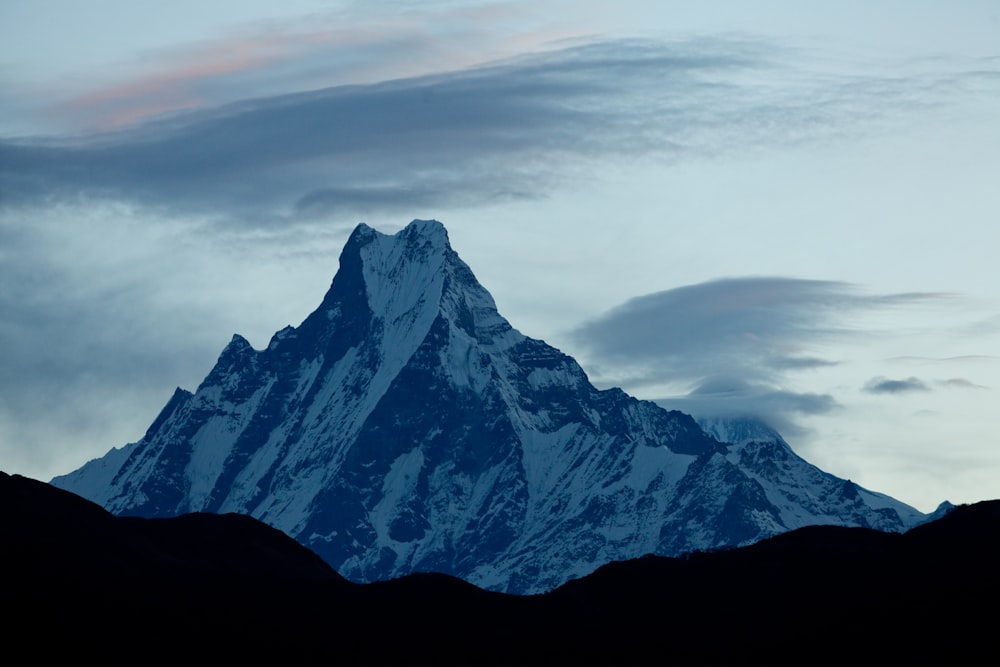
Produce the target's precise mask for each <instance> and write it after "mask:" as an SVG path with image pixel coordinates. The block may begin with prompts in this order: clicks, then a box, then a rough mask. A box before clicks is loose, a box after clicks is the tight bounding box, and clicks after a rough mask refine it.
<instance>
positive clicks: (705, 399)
mask: <svg viewBox="0 0 1000 667" xmlns="http://www.w3.org/2000/svg"><path fill="white" fill-rule="evenodd" d="M654 400H655V402H656V403H658V404H660V405H662V406H663V407H665V408H667V409H669V410H680V411H682V412H686V413H688V414H692V415H696V416H697V417H698V418H711V417H755V418H757V419H761V420H763V421H764V422H766V423H767V424H768V425H770V426H771V427H772V428H774V429H776V430H777V431H778V432H779V433H781V434H782V435H784V436H785V437H800V436H802V435H803V434H804V433H805V432H806V430H805V429H804V428H802V426H801V425H800V424H799V423H798V421H797V419H798V418H799V417H802V416H807V415H821V414H827V413H830V412H833V411H835V410H837V409H839V408H840V407H841V406H840V404H839V403H838V402H837V401H836V399H834V397H833V396H831V395H830V394H819V393H812V392H793V391H787V390H781V389H776V388H774V387H773V386H770V385H767V384H763V383H756V384H753V383H750V382H747V381H746V380H744V379H742V378H740V377H736V376H730V377H712V378H707V379H706V380H705V381H704V382H703V383H702V384H700V385H698V386H697V387H695V388H694V389H692V390H691V391H690V392H689V393H688V394H686V395H684V396H676V397H672V398H658V399H654Z"/></svg>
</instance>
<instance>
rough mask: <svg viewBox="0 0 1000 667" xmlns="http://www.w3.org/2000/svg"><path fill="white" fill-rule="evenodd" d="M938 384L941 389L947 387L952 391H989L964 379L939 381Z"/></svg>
mask: <svg viewBox="0 0 1000 667" xmlns="http://www.w3.org/2000/svg"><path fill="white" fill-rule="evenodd" d="M938 384H939V385H941V386H942V387H949V388H952V389H989V387H986V386H984V385H981V384H976V383H975V382H973V381H972V380H966V379H965V378H949V379H947V380H939V381H938Z"/></svg>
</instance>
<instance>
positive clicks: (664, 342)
mask: <svg viewBox="0 0 1000 667" xmlns="http://www.w3.org/2000/svg"><path fill="white" fill-rule="evenodd" d="M944 297H945V295H942V294H931V293H909V294H884V295H871V294H864V293H862V292H861V291H860V290H859V289H858V288H856V287H855V286H853V285H851V284H849V283H844V282H836V281H818V280H799V279H792V278H775V277H747V278H727V279H720V280H713V281H709V282H704V283H699V284H696V285H687V286H684V287H678V288H675V289H671V290H666V291H663V292H657V293H655V294H649V295H646V296H642V297H638V298H635V299H631V300H629V301H627V302H625V303H624V304H622V305H620V306H618V307H616V308H614V309H612V310H611V311H609V312H607V313H605V314H604V315H603V316H601V317H599V318H597V319H595V320H593V321H591V322H588V323H587V324H585V325H583V326H581V327H579V328H578V329H577V330H576V331H575V333H574V336H575V338H576V340H577V342H578V343H579V344H580V345H581V346H582V347H583V349H585V350H586V352H587V358H588V359H589V360H590V361H591V362H592V368H594V369H595V372H596V374H597V376H598V379H599V381H601V382H603V383H614V384H620V385H622V386H625V387H629V388H638V387H646V388H647V389H648V390H651V391H656V390H663V389H664V388H671V389H673V390H674V392H678V391H680V392H681V393H682V394H683V395H679V396H675V397H674V398H670V399H666V398H665V399H662V400H661V402H663V403H664V404H667V405H669V406H670V407H674V408H677V409H683V410H686V411H688V412H691V413H693V414H696V415H698V416H714V415H719V414H727V413H734V414H756V415H759V416H761V417H764V418H765V419H767V420H768V421H770V422H771V424H772V425H773V426H775V427H776V428H779V430H782V429H784V431H785V432H788V431H791V432H793V433H794V432H795V431H796V430H797V429H796V428H795V417H796V415H804V414H818V413H823V412H828V411H830V410H832V409H834V408H835V407H836V406H837V402H836V400H835V399H834V398H833V397H832V396H830V395H828V394H816V393H799V392H795V391H791V390H789V389H787V388H786V385H787V384H788V380H789V378H790V375H791V374H792V373H794V372H799V371H804V370H809V369H818V368H823V367H827V366H833V365H836V364H837V363H838V362H837V360H835V359H827V358H825V357H823V356H819V355H818V354H817V350H818V349H820V348H822V346H823V345H824V344H826V343H831V342H836V341H838V340H843V339H845V338H847V337H857V336H862V335H865V332H863V331H860V330H858V329H856V328H854V327H850V326H848V325H847V323H849V322H851V321H852V319H854V318H855V317H857V316H858V315H860V314H863V313H864V312H866V311H874V310H883V309H890V308H897V307H904V306H913V305H917V304H920V303H927V302H930V301H934V300H938V299H941V298H944ZM611 369H613V370H611ZM875 390H876V391H891V388H890V389H875Z"/></svg>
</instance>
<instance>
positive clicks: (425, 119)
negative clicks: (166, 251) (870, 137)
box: [0, 38, 928, 227]
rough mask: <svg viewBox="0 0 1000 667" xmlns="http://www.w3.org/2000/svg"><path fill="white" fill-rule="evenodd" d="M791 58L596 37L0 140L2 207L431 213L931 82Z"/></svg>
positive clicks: (775, 52) (742, 45) (174, 75)
mask: <svg viewBox="0 0 1000 667" xmlns="http://www.w3.org/2000/svg"><path fill="white" fill-rule="evenodd" d="M286 41H287V40H285V41H282V40H272V42H267V43H266V44H265V45H260V44H256V46H254V48H252V49H251V48H250V47H249V46H247V47H246V49H245V50H246V51H247V52H248V53H250V55H246V56H245V57H242V56H240V57H237V56H233V57H232V58H231V59H230V60H228V61H220V62H219V63H218V64H216V65H214V66H213V67H208V65H197V64H183V63H182V64H180V65H178V67H177V68H176V70H174V71H172V72H171V73H169V74H163V75H162V76H161V77H160V78H158V79H157V78H155V77H154V78H153V79H151V80H148V81H143V82H135V83H133V84H129V85H126V86H124V87H122V88H120V89H114V90H104V91H97V92H94V93H92V94H91V95H90V96H86V97H81V98H80V99H79V100H77V101H76V102H75V104H76V105H77V106H78V107H80V108H84V107H86V108H88V109H89V108H92V107H95V106H100V105H101V104H104V103H105V102H107V103H109V104H113V103H115V100H119V99H121V98H122V97H123V96H124V97H126V98H128V100H129V103H128V105H126V107H125V108H122V109H118V108H115V109H113V110H112V109H110V108H109V109H108V110H107V113H108V114H110V115H109V119H111V122H113V119H114V117H117V115H119V114H124V116H135V115H136V112H135V109H137V108H146V107H149V108H161V107H162V108H176V107H177V105H176V104H174V102H172V101H170V100H167V99H166V98H165V96H166V95H167V94H166V93H165V92H164V90H174V88H173V87H178V89H179V90H183V91H188V92H190V89H191V84H190V81H193V80H200V79H199V78H198V77H200V76H203V75H204V76H207V75H208V74H215V75H218V74H227V75H235V73H237V72H239V73H240V75H241V76H246V77H249V78H250V81H249V82H248V83H247V85H246V86H245V87H246V89H252V88H253V86H251V85H249V84H250V83H252V81H253V76H254V72H255V71H256V70H254V67H255V66H258V65H260V64H261V62H263V61H266V60H267V58H265V57H264V56H260V58H257V57H256V56H254V54H256V53H258V50H260V51H262V52H264V53H265V54H269V53H271V50H277V51H281V50H282V49H283V48H285V46H283V45H285V43H286ZM316 42H317V43H323V39H320V38H317V39H316ZM248 43H249V42H248ZM276 44H277V45H276ZM265 46H266V47H267V48H265ZM366 48H367V47H366ZM255 49H256V50H255ZM791 55H792V54H789V53H788V52H786V51H785V50H783V49H781V48H779V47H777V46H776V45H774V44H773V43H768V42H763V41H753V40H742V41H740V40H725V39H700V40H690V41H686V42H673V43H667V42H652V41H640V40H617V41H602V42H591V43H585V44H576V45H573V46H569V47H565V48H561V49H558V50H550V51H547V52H540V53H539V52H536V53H531V54H528V55H524V56H520V57H516V58H510V59H508V60H505V61H501V62H497V63H494V64H491V65H484V66H478V67H469V68H466V69H461V70H458V71H453V72H448V73H443V74H435V75H426V76H418V77H410V78H404V79H396V80H391V81H384V82H381V83H365V84H357V85H341V86H334V87H327V88H322V89H319V90H314V91H311V92H302V93H294V94H287V95H278V96H271V97H261V98H255V99H246V100H243V101H240V102H235V103H231V104H227V105H223V106H217V107H214V108H203V109H198V110H194V111H188V112H178V113H174V114H173V115H167V116H163V117H160V118H158V119H156V120H150V121H148V122H145V123H143V124H140V125H137V126H134V127H130V128H128V129H124V130H121V131H116V132H105V133H101V134H95V135H89V136H81V137H75V138H35V139H18V140H14V139H8V140H4V141H0V206H8V207H9V206H17V205H32V204H38V205H44V204H48V203H50V202H52V201H62V202H75V201H81V200H82V201H92V200H94V199H103V200H110V201H120V202H126V203H128V204H130V205H139V206H146V207H151V208H154V209H156V210H157V211H159V212H161V213H163V212H165V213H168V214H174V215H190V214H195V215H199V216H202V217H205V218H210V219H212V220H214V221H216V223H224V224H227V225H232V224H238V225H241V226H255V227H261V226H274V225H288V224H290V223H292V222H299V221H309V220H311V219H317V218H321V217H323V216H331V215H338V216H351V217H354V218H357V217H368V216H370V215H371V214H373V213H383V212H384V213H389V214H395V213H397V212H399V211H401V210H407V211H428V210H430V211H431V212H437V211H439V210H440V209H441V208H444V207H452V208H454V207H468V206H481V205H488V204H491V203H494V202H496V201H498V200H509V199H512V198H513V199H532V198H541V197H545V196H546V195H547V194H548V193H550V192H552V191H553V189H558V188H566V187H581V184H583V183H585V182H586V180H587V179H592V178H599V176H598V175H597V174H599V170H595V169H594V167H595V166H598V165H603V164H604V163H606V162H607V161H614V160H620V159H630V160H631V159H635V158H637V157H638V158H642V157H649V158H656V159H678V158H681V157H686V156H691V155H695V156H710V155H715V154H718V153H719V152H724V151H734V150H736V151H738V150H747V149H753V148H757V147H762V146H772V145H776V144H785V143H790V142H792V143H794V142H801V141H805V140H810V141H815V140H819V139H822V138H823V137H825V136H834V135H840V134H842V133H843V132H845V131H856V130H858V128H863V127H871V126H872V123H873V122H875V121H876V119H877V118H878V117H879V115H880V114H893V113H904V112H905V110H906V109H908V108H911V107H914V106H918V105H919V100H923V99H924V98H926V97H927V96H928V93H927V91H926V88H927V82H926V81H919V82H912V81H906V80H896V79H879V78H877V77H871V78H869V79H860V80H859V79H858V78H857V77H843V78H840V79H838V78H837V77H832V76H830V75H829V74H823V75H822V76H821V75H819V74H817V75H815V76H803V75H802V74H801V73H797V72H796V71H795V70H794V69H793V68H791V67H789V66H787V65H783V64H780V63H781V62H782V61H790V60H792V58H791ZM251 56H253V57H251ZM261 76H264V74H263V73H261ZM188 92H185V93H184V94H183V95H181V94H180V93H178V95H180V97H184V95H188ZM192 95H193V93H192ZM195 97H197V96H196V95H195ZM172 99H173V98H171V100H172ZM143 105H145V106H143ZM872 109H878V111H877V112H876V113H873V112H872ZM124 116H123V117H124Z"/></svg>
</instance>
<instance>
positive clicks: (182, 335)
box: [0, 0, 1000, 512]
mask: <svg viewBox="0 0 1000 667" xmlns="http://www.w3.org/2000/svg"><path fill="white" fill-rule="evenodd" d="M279 5H280V6H279ZM997 118H1000V4H998V3H996V2H993V1H991V0H980V1H976V0H956V1H955V2H950V3H941V2H932V1H929V0H905V1H904V0H898V1H897V0H868V1H865V2H860V1H854V0H844V1H842V2H838V3H829V2H820V1H818V0H817V1H809V0H797V1H791V0H764V1H761V2H755V3H746V2H740V1H735V0H734V1H729V2H723V1H717V2H681V1H669V0H665V1H658V2H646V1H639V0H619V1H618V2H614V3H611V2H579V1H578V2H562V1H561V0H553V1H548V2H542V3H538V2H534V3H528V2H471V1H454V2H434V1H425V2H405V1H400V2H390V1H386V2H351V1H346V0H339V1H329V2H322V1H319V0H286V1H285V2H282V3H274V2H256V1H252V0H242V1H239V2H236V1H232V2H230V1H221V0H220V1H216V2H212V3H203V2H198V3H195V2H191V1H187V0H183V1H182V0H175V2H171V3H159V2H135V1H124V0H93V1H91V2H87V3H79V2H75V1H73V0H5V1H4V2H3V3H2V4H0V313H2V317H0V469H3V470H4V471H5V472H8V473H19V474H23V475H26V476H29V477H34V478H37V479H43V480H48V479H50V478H51V477H53V476H55V475H57V474H64V473H66V472H69V471H71V470H73V469H75V468H77V467H79V466H80V465H82V464H83V463H85V462H86V461H88V460H90V459H92V458H95V457H99V456H102V455H103V454H104V453H106V452H107V451H109V450H110V449H111V448H113V447H120V446H122V445H124V444H126V443H128V442H133V441H136V440H138V439H139V438H141V437H142V435H143V433H144V432H145V430H146V428H148V426H149V425H150V423H152V421H153V419H154V418H155V417H156V415H157V413H158V412H159V410H160V408H161V407H162V406H163V405H164V404H165V403H166V401H167V399H168V398H169V397H170V396H171V394H172V393H173V390H174V388H175V387H177V386H180V387H184V388H186V389H189V390H193V389H195V388H196V387H197V386H198V384H199V383H200V381H201V380H202V379H203V378H204V377H205V375H207V373H208V371H209V370H211V367H212V365H213V364H214V361H215V359H216V358H217V356H218V354H219V353H220V352H221V351H222V349H223V347H225V345H226V344H227V343H228V341H229V340H230V338H231V336H232V334H233V333H240V334H242V335H244V336H245V337H247V339H248V340H250V342H251V343H252V344H253V345H254V346H255V347H257V348H258V349H259V348H262V347H264V346H266V344H267V342H268V340H269V339H270V337H271V335H272V334H273V333H274V332H275V331H277V330H279V329H281V328H283V327H284V326H286V325H289V324H291V325H293V326H294V325H297V324H299V323H300V322H301V321H302V320H303V319H305V317H306V316H307V315H308V314H309V313H310V312H311V311H312V310H313V309H315V308H316V307H317V306H318V305H319V303H320V301H321V299H322V297H323V294H324V293H325V291H326V289H327V288H328V287H329V284H330V280H331V279H332V277H333V275H334V273H335V272H336V270H337V257H338V255H339V253H340V250H341V248H342V246H343V243H344V242H345V241H346V239H347V236H348V234H349V233H350V231H351V230H352V229H353V228H354V226H355V225H356V224H357V223H359V222H366V223H368V224H370V225H372V226H374V227H375V228H377V229H380V230H382V231H384V232H387V233H392V232H394V231H396V230H398V229H400V228H402V227H403V226H405V225H406V224H407V223H408V222H409V221H410V220H413V219H418V218H420V219H429V218H433V219H437V220H440V221H441V222H443V223H444V224H445V226H446V227H447V229H448V231H449V236H450V239H451V243H452V246H453V247H454V249H455V250H456V251H457V252H458V253H459V255H460V256H461V257H462V258H463V259H464V260H465V261H466V262H467V263H468V264H469V265H470V266H471V267H472V269H473V271H474V272H475V274H476V275H477V277H478V278H479V280H480V282H481V283H482V284H483V285H484V286H485V287H486V288H487V289H488V290H490V292H491V293H492V294H493V296H494V297H495V299H496V301H497V305H498V308H499V310H500V312H501V314H502V315H504V316H505V317H506V318H507V319H508V320H510V322H511V323H512V324H513V325H514V327H515V328H517V329H519V330H520V331H521V332H522V333H525V334H526V335H529V336H532V337H534V338H541V339H544V340H545V341H547V342H549V343H550V344H552V345H555V346H556V347H558V348H559V349H561V350H562V351H564V352H566V353H567V354H570V355H571V356H573V357H575V358H576V359H577V360H578V361H580V363H581V365H582V366H583V367H584V369H585V370H586V371H587V373H588V375H589V376H590V378H591V380H592V381H593V382H594V383H595V384H596V385H597V386H599V387H602V388H605V387H611V386H620V387H622V388H624V389H625V390H626V391H628V392H630V393H632V394H633V395H636V396H638V397H640V398H646V399H650V400H656V401H657V402H659V403H661V404H662V405H664V406H666V407H669V408H673V409H681V410H684V411H687V412H690V413H692V414H694V415H695V416H704V417H709V416H715V415H722V414H735V415H756V416H759V417H761V418H763V419H765V420H766V421H768V422H769V423H770V424H772V425H773V426H774V427H775V428H777V429H778V430H779V431H780V432H781V433H782V435H783V436H784V437H785V439H786V440H787V441H788V442H789V444H790V445H791V446H792V447H793V448H794V449H795V451H796V452H797V453H799V454H800V455H801V456H802V457H803V458H805V459H806V460H808V461H810V462H811V463H814V464H815V465H817V466H819V467H820V468H822V469H824V470H826V471H827V472H831V473H833V474H836V475H838V476H841V477H845V478H849V479H852V480H853V481H854V482H856V483H858V484H861V485H862V486H864V487H866V488H869V489H871V490H874V491H879V492H883V493H887V494H889V495H891V496H893V497H895V498H897V499H899V500H902V501H903V502H906V503H909V504H911V505H913V506H914V507H916V508H917V509H920V510H922V511H925V512H929V511H932V510H933V509H934V508H935V507H936V506H937V505H938V503H940V502H941V501H943V500H949V501H951V502H953V503H967V502H975V501H978V500H985V499H993V498H998V497H1000V437H998V435H997V432H998V430H1000V429H998V427H1000V410H998V409H997V405H998V392H1000V270H998V269H997V263H996V255H997V253H998V249H1000V224H998V223H1000V188H998V185H997V184H998V183H1000V123H997V122H996V119H997Z"/></svg>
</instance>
